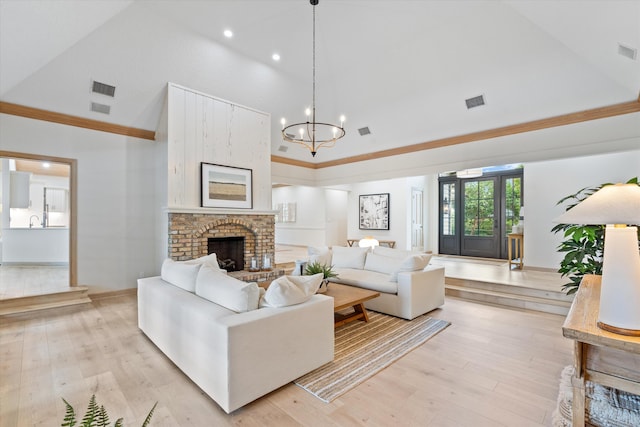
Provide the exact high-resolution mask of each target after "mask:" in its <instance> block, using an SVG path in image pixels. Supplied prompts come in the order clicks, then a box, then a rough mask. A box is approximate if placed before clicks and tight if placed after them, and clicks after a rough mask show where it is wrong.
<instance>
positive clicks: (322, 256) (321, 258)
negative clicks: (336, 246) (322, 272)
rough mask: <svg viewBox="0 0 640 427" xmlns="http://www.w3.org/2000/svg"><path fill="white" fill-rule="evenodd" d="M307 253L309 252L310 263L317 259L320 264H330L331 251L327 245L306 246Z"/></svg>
mask: <svg viewBox="0 0 640 427" xmlns="http://www.w3.org/2000/svg"><path fill="white" fill-rule="evenodd" d="M307 253H308V254H309V262H310V263H314V262H316V261H317V262H319V263H320V264H324V265H331V258H332V252H331V249H329V247H328V246H320V247H313V246H309V247H308V248H307Z"/></svg>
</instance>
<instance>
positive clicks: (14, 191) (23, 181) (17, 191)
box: [9, 171, 31, 209]
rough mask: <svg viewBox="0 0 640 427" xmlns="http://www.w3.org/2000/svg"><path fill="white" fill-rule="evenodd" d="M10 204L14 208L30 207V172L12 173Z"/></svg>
mask: <svg viewBox="0 0 640 427" xmlns="http://www.w3.org/2000/svg"><path fill="white" fill-rule="evenodd" d="M10 176H11V179H10V181H11V183H10V185H11V190H10V195H11V198H10V204H9V206H10V207H12V208H20V209H27V208H28V207H29V181H30V180H31V174H30V173H29V172H17V171H11V175H10Z"/></svg>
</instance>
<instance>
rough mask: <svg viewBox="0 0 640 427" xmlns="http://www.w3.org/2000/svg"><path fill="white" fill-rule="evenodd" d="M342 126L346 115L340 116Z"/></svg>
mask: <svg viewBox="0 0 640 427" xmlns="http://www.w3.org/2000/svg"><path fill="white" fill-rule="evenodd" d="M340 127H341V128H343V127H344V115H342V116H340Z"/></svg>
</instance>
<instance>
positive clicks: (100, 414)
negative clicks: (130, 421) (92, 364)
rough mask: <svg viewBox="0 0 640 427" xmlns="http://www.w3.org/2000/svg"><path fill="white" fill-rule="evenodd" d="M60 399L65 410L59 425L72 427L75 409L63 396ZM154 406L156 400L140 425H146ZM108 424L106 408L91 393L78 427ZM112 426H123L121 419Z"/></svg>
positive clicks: (74, 422)
mask: <svg viewBox="0 0 640 427" xmlns="http://www.w3.org/2000/svg"><path fill="white" fill-rule="evenodd" d="M62 401H63V402H64V404H65V406H66V412H65V416H64V419H63V420H62V424H61V427H74V426H75V425H76V424H77V420H76V411H75V410H74V409H73V407H72V406H71V405H70V404H69V402H67V401H66V400H65V399H64V398H63V399H62ZM156 406H158V402H156V403H155V404H154V405H153V407H152V408H151V411H149V414H148V415H147V417H146V418H145V420H144V423H142V427H147V426H148V425H149V423H150V422H151V417H152V416H153V412H154V411H155V409H156ZM110 425H111V424H110V422H109V414H108V413H107V410H106V409H105V407H104V406H102V405H98V402H97V401H96V395H95V394H93V395H91V398H90V399H89V405H88V406H87V412H86V413H85V414H84V417H82V424H81V425H80V427H109V426H110ZM114 427H123V419H122V418H118V419H117V420H116V423H115V424H114Z"/></svg>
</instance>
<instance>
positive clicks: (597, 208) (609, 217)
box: [554, 184, 640, 225]
mask: <svg viewBox="0 0 640 427" xmlns="http://www.w3.org/2000/svg"><path fill="white" fill-rule="evenodd" d="M554 222H557V223H560V224H589V225H598V224H640V186H638V185H637V184H614V185H605V186H604V187H602V188H601V189H600V190H598V191H596V192H595V193H593V194H592V195H591V196H589V197H587V198H586V199H585V200H583V201H582V202H580V203H579V204H577V205H576V206H574V207H573V208H571V209H569V210H568V211H566V212H565V213H563V214H562V215H560V216H559V217H558V218H556V219H555V220H554Z"/></svg>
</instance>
